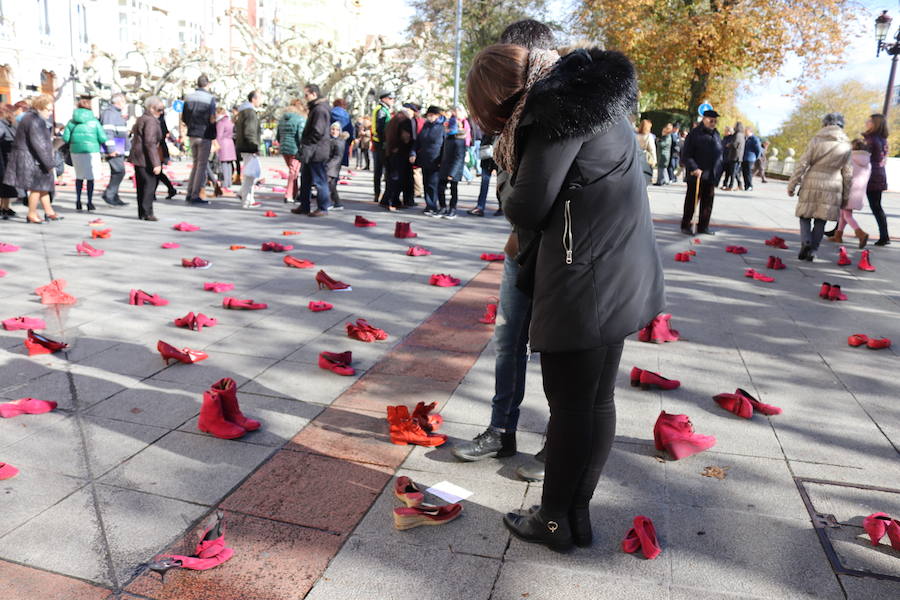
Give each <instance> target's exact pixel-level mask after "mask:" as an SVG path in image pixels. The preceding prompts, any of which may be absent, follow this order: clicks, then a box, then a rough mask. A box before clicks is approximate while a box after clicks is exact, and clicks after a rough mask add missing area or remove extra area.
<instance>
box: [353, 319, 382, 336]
mask: <svg viewBox="0 0 900 600" xmlns="http://www.w3.org/2000/svg"><path fill="white" fill-rule="evenodd" d="M356 326H357V327H359V328H360V329H364V330H366V331H368V332H369V333H371V334H372V335H374V336H375V339H376V340H386V339H388V334H387V332H386V331H385V330H384V329H378V328H377V327H373V326H372V325H370V324H369V322H368V321H366V320H365V319H357V320H356Z"/></svg>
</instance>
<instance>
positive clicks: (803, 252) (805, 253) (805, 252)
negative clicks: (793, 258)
mask: <svg viewBox="0 0 900 600" xmlns="http://www.w3.org/2000/svg"><path fill="white" fill-rule="evenodd" d="M811 254H812V246H810V245H809V244H803V246H802V247H801V248H800V253H799V254H798V255H797V260H812V259H811V258H810V255H811Z"/></svg>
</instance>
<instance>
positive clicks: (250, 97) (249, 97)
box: [247, 90, 259, 102]
mask: <svg viewBox="0 0 900 600" xmlns="http://www.w3.org/2000/svg"><path fill="white" fill-rule="evenodd" d="M258 95H259V90H253V91H252V92H250V93H249V94H247V102H253V99H254V98H256V97H257V96H258Z"/></svg>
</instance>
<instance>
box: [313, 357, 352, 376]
mask: <svg viewBox="0 0 900 600" xmlns="http://www.w3.org/2000/svg"><path fill="white" fill-rule="evenodd" d="M351 360H352V356H351V354H350V352H342V353H340V354H336V353H334V352H321V353H319V368H320V369H325V370H326V371H331V372H332V373H336V374H337V375H344V376H350V375H356V369H354V368H353V367H351V366H350V361H351Z"/></svg>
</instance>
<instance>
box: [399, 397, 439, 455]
mask: <svg viewBox="0 0 900 600" xmlns="http://www.w3.org/2000/svg"><path fill="white" fill-rule="evenodd" d="M394 408H395V409H396V412H395V421H394V422H395V424H396V427H391V443H392V444H397V445H398V446H406V445H407V444H414V445H417V446H427V447H429V448H433V447H435V446H440V445H441V444H443V443H444V442H446V441H447V436H446V435H442V434H439V433H435V434H429V433H428V432H426V431H425V430H424V429H422V428H421V427H420V426H419V424H418V423H417V422H416V421H414V420H413V419H412V417H411V416H410V414H409V409H408V408H406V406H403V405H400V406H396V407H394Z"/></svg>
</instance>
